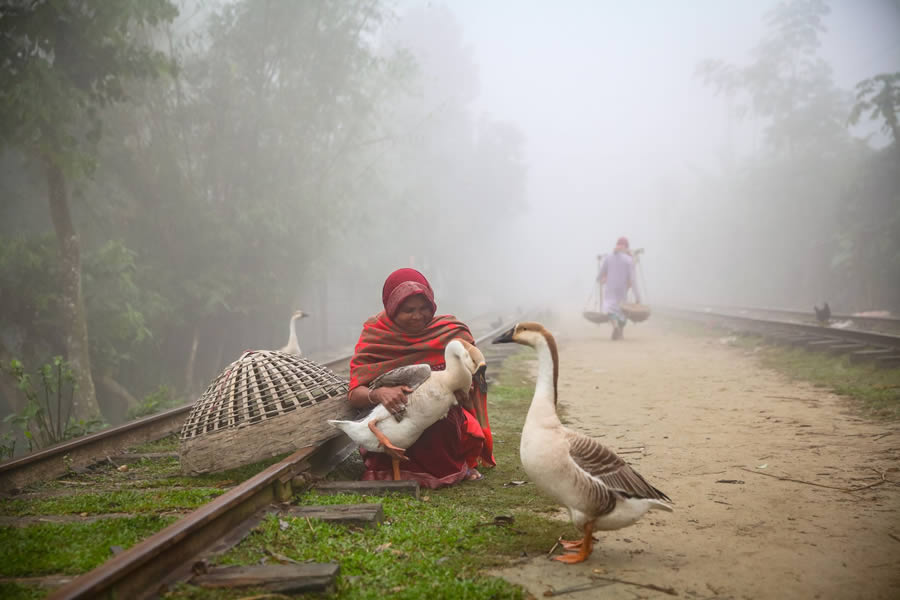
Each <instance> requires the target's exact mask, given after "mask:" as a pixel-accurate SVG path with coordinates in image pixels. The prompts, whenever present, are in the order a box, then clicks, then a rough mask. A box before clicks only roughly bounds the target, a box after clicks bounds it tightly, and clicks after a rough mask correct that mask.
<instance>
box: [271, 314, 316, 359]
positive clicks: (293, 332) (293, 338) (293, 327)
mask: <svg viewBox="0 0 900 600" xmlns="http://www.w3.org/2000/svg"><path fill="white" fill-rule="evenodd" d="M308 316H309V313H305V312H303V311H302V310H298V311H296V312H295V313H294V314H293V315H291V324H290V326H289V329H290V335H289V336H288V343H287V345H286V346H283V347H282V348H279V350H278V351H279V352H287V353H288V354H296V355H297V356H303V351H302V350H300V343H299V342H298V341H297V319H303V318H305V317H308Z"/></svg>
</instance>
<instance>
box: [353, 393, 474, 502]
mask: <svg viewBox="0 0 900 600" xmlns="http://www.w3.org/2000/svg"><path fill="white" fill-rule="evenodd" d="M484 438H485V435H484V431H483V430H482V429H481V425H480V424H479V423H478V419H476V418H475V415H472V414H470V413H469V411H467V410H465V409H463V408H461V407H459V406H452V407H450V412H449V413H447V417H446V418H444V419H441V420H440V421H437V422H436V423H435V424H433V425H432V426H431V427H429V428H428V429H426V430H425V431H424V432H423V433H422V435H421V436H420V437H419V439H417V440H416V441H415V442H414V443H413V444H412V445H411V446H410V447H409V448H407V449H406V456H407V457H408V458H409V460H408V461H402V462H401V463H400V478H401V479H411V480H415V481H418V482H419V485H421V486H424V487H427V488H432V489H436V488H439V487H444V486H446V485H453V484H454V483H458V482H459V481H462V480H463V479H465V477H466V474H467V473H468V472H469V469H470V468H474V467H475V466H476V465H477V464H478V461H479V459H481V458H482V453H483V451H484ZM359 452H360V454H361V455H362V457H363V461H364V462H365V465H366V471H365V473H363V476H362V479H363V480H364V481H389V480H391V479H393V478H394V475H393V471H392V468H391V457H390V456H389V455H387V454H384V453H383V452H368V451H366V450H365V449H363V448H360V449H359ZM488 456H490V455H488Z"/></svg>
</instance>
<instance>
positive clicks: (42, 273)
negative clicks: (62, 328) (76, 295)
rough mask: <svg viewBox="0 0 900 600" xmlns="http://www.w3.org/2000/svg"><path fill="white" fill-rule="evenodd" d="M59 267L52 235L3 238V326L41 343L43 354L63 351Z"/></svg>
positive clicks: (0, 292) (0, 241) (0, 311)
mask: <svg viewBox="0 0 900 600" xmlns="http://www.w3.org/2000/svg"><path fill="white" fill-rule="evenodd" d="M58 265H59V259H58V251H57V249H56V244H55V240H54V238H53V236H51V235H42V236H32V237H24V236H16V237H0V327H2V328H3V331H5V332H10V333H14V334H16V335H17V336H18V337H20V338H23V339H26V340H29V341H30V342H31V343H32V344H40V345H41V346H42V348H41V350H40V351H41V352H42V353H43V352H47V350H50V352H53V351H56V352H58V351H60V350H62V345H61V341H60V340H59V339H58V332H59V321H58V318H57V315H58V314H59V289H58V282H59V271H58V269H59V266H58ZM50 352H47V353H50ZM46 355H47V354H44V356H46ZM26 358H32V357H26Z"/></svg>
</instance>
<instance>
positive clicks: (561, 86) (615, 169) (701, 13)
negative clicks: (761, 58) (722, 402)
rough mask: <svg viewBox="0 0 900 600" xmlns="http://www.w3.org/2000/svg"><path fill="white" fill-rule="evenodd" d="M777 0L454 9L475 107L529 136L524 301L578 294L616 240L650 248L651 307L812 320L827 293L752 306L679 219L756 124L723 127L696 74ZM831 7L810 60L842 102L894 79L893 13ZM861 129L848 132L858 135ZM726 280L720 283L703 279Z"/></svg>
mask: <svg viewBox="0 0 900 600" xmlns="http://www.w3.org/2000/svg"><path fill="white" fill-rule="evenodd" d="M776 4H777V3H776V2H715V1H692V2H642V3H630V4H624V5H623V4H622V3H614V2H567V3H564V6H563V7H560V6H556V5H549V4H547V3H544V2H522V3H516V5H515V9H513V8H512V7H511V5H510V4H509V3H501V2H492V3H484V2H460V3H455V4H454V5H453V12H454V13H455V15H456V16H457V18H458V20H459V22H460V24H461V27H462V28H463V30H464V31H465V39H466V41H467V43H468V44H469V45H470V47H471V49H472V54H473V59H474V61H475V62H476V64H477V65H478V68H479V74H480V79H479V82H480V86H479V92H480V93H479V96H478V98H477V100H476V102H475V106H476V107H477V110H479V111H484V112H487V113H489V114H491V115H502V117H503V118H504V119H508V120H510V121H511V122H513V123H515V124H516V125H517V126H518V127H520V128H521V130H522V131H523V133H524V134H525V137H526V139H527V144H526V152H525V156H526V162H527V163H528V167H529V168H528V193H527V196H528V205H529V211H528V214H527V215H526V216H525V217H523V222H524V223H527V225H526V227H527V228H528V229H530V230H532V231H534V232H540V236H541V237H542V239H545V240H546V243H545V244H542V245H541V247H540V250H541V251H540V252H535V253H532V255H531V256H530V257H529V258H527V259H525V258H524V257H520V258H519V259H517V261H516V262H517V264H518V265H519V266H520V267H521V266H524V267H525V269H524V270H523V271H522V272H520V274H521V275H523V276H529V277H530V275H532V274H534V273H541V279H542V281H541V283H540V285H539V286H536V289H539V290H542V291H547V292H549V294H548V295H547V296H546V297H547V299H550V298H553V297H558V296H561V295H566V296H569V295H576V296H578V295H579V294H580V295H581V296H585V295H586V294H587V288H588V286H589V285H590V274H591V272H592V269H594V268H595V260H594V256H595V255H596V254H597V253H600V252H609V251H610V249H611V248H612V246H613V244H614V240H616V239H617V238H618V236H620V235H627V236H629V238H630V239H631V241H632V243H633V245H635V246H637V247H644V248H646V249H647V254H646V257H645V260H644V267H645V269H646V271H647V278H648V284H647V286H648V288H650V289H649V290H648V295H649V296H650V298H652V299H655V300H656V301H659V302H662V301H666V300H675V299H677V300H681V301H688V302H704V301H713V300H719V301H723V302H724V301H727V302H733V303H740V302H741V301H742V300H743V303H745V304H750V303H752V302H757V303H765V302H768V303H769V304H778V303H782V304H788V303H790V304H791V305H792V306H796V307H801V308H805V309H809V306H807V305H808V304H810V303H811V302H812V301H814V300H815V301H820V298H819V296H822V297H823V298H822V299H826V298H827V297H831V295H834V294H835V293H836V292H837V290H832V291H831V295H829V294H828V291H829V290H825V289H819V290H815V291H812V290H801V289H794V290H790V289H785V290H783V294H782V295H779V297H771V298H765V297H760V296H758V295H755V293H754V292H753V291H752V290H748V289H747V288H746V287H743V286H742V281H741V273H742V271H743V270H744V269H743V267H742V266H741V265H742V264H743V263H745V262H747V261H751V262H752V261H754V257H753V256H748V255H746V254H739V253H735V252H734V251H733V249H732V248H730V247H728V246H708V245H704V244H705V242H706V241H707V240H708V239H709V237H708V235H706V234H705V232H702V231H698V230H699V229H701V228H702V227H703V225H702V224H701V223H697V222H692V220H691V219H690V218H688V217H687V216H686V215H685V216H680V215H682V214H684V213H688V214H690V213H692V212H693V210H695V209H696V202H697V198H695V197H693V195H694V194H695V193H700V194H702V193H704V191H703V190H702V188H701V189H697V188H696V187H694V186H698V187H699V186H700V185H702V184H700V183H698V182H697V181H696V178H698V177H700V176H701V175H702V174H704V173H722V172H725V171H727V170H728V169H730V168H732V167H733V165H734V163H735V162H738V161H741V160H749V159H752V158H753V157H755V156H757V155H760V154H763V153H765V152H766V147H765V145H764V143H763V135H762V132H761V129H762V127H763V126H764V125H765V122H764V121H763V120H760V119H753V118H752V117H751V118H746V119H741V118H739V117H738V116H736V115H734V114H733V113H732V112H731V111H729V108H733V104H734V103H733V102H729V99H727V98H724V97H722V95H718V94H716V93H715V92H714V90H712V89H711V88H709V87H708V86H705V85H704V84H703V82H702V80H701V79H700V78H699V77H697V76H696V75H695V71H696V69H697V65H698V64H699V63H700V62H701V61H702V60H704V59H709V58H718V59H722V60H725V61H728V62H732V63H736V64H742V63H748V62H750V61H751V60H752V52H753V49H754V47H755V46H756V45H757V44H758V43H759V40H760V38H761V37H762V36H763V35H764V32H765V27H764V23H763V17H764V15H765V14H766V13H767V12H768V11H770V10H771V9H772V8H773V7H774V6H775V5H776ZM829 6H830V7H831V13H830V14H829V15H828V16H827V17H826V19H825V26H826V27H827V32H826V33H824V34H823V35H822V36H821V51H820V53H819V54H820V56H821V57H822V58H824V59H825V60H826V61H827V62H828V63H829V65H830V66H831V67H832V69H833V72H834V82H835V83H836V84H837V85H838V86H840V87H842V88H844V89H845V90H851V89H852V88H853V86H854V85H855V84H856V83H857V82H859V81H860V80H862V79H865V78H867V77H870V76H871V74H873V73H882V72H895V71H897V70H898V68H900V5H898V4H897V3H891V2H875V1H872V2H849V1H848V2H831V3H829ZM872 131H873V128H872V127H868V128H866V127H865V126H863V127H857V128H854V129H853V130H852V132H853V133H854V134H855V135H858V136H860V137H862V136H863V135H866V134H869V133H871V132H872ZM871 143H872V145H873V146H884V145H885V144H886V143H887V140H885V139H884V137H883V136H879V135H877V134H876V135H875V136H874V139H872V140H871ZM897 164H898V168H900V162H898V163H897ZM684 187H688V188H690V189H691V191H690V192H688V191H687V190H685V189H684ZM679 188H681V189H679ZM733 200H734V199H732V198H729V197H728V196H727V195H723V196H722V197H719V198H717V199H716V200H715V202H717V203H718V204H720V205H723V206H724V207H725V208H724V211H725V212H726V213H727V212H728V208H727V205H728V203H729V202H730V201H733ZM894 202H900V198H895V200H894ZM735 210H736V211H738V210H740V209H735ZM707 233H708V232H707ZM763 233H765V232H763ZM784 233H785V232H784V231H781V230H779V229H778V228H777V227H776V228H772V230H771V234H772V235H783V234H784ZM798 233H800V232H798ZM513 244H515V242H513ZM523 247H524V245H519V248H518V249H519V250H521V249H522V248H523ZM702 254H708V255H721V254H725V255H728V258H729V262H730V263H731V264H732V265H733V267H734V268H733V271H732V272H730V273H722V272H721V271H718V272H715V273H713V272H710V271H709V270H708V262H707V264H706V265H705V264H704V261H703V259H702V258H699V257H698V255H702ZM782 259H783V260H784V262H785V263H789V262H791V260H792V258H791V257H790V256H783V257H782ZM534 267H537V268H534ZM773 268H775V269H777V268H778V267H777V266H773ZM783 268H787V267H786V265H783ZM723 275H724V276H725V278H726V280H725V281H721V282H714V281H709V280H708V279H709V278H711V277H716V276H723ZM884 276H885V277H890V276H894V277H900V270H897V268H896V266H895V267H894V271H893V273H892V274H888V273H884ZM895 281H898V283H897V285H900V280H897V279H895ZM723 291H724V292H725V293H722V292H723ZM560 292H562V294H560ZM711 294H713V297H711ZM748 294H751V297H750V298H747V297H746V296H747V295H748ZM579 300H580V298H579ZM854 308H857V307H854ZM858 308H862V307H861V306H860V307H858ZM869 308H874V307H869Z"/></svg>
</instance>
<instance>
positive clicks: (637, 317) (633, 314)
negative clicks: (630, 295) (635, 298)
mask: <svg viewBox="0 0 900 600" xmlns="http://www.w3.org/2000/svg"><path fill="white" fill-rule="evenodd" d="M622 312H623V313H625V316H626V317H628V318H629V319H630V320H632V321H634V322H635V323H640V322H642V321H646V320H647V319H649V318H650V307H649V306H647V305H646V304H635V303H628V302H626V303H625V304H623V305H622Z"/></svg>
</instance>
